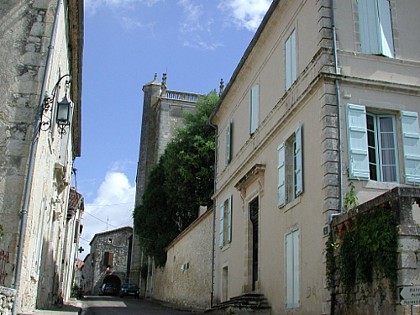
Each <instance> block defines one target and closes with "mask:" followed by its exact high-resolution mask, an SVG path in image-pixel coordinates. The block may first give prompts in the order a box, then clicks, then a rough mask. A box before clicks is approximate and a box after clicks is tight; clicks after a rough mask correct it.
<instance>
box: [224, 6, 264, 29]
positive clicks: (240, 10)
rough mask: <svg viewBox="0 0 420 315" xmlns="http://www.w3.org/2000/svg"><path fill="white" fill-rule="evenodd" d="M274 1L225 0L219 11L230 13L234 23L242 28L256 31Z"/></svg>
mask: <svg viewBox="0 0 420 315" xmlns="http://www.w3.org/2000/svg"><path fill="white" fill-rule="evenodd" d="M271 1H272V0H224V1H222V2H220V4H219V6H218V7H219V9H221V10H222V11H227V12H230V15H231V16H232V17H233V21H234V23H235V24H236V25H237V26H238V27H240V28H246V29H247V30H249V31H255V30H256V29H257V28H258V26H259V25H260V23H261V20H262V19H263V17H264V15H265V13H266V12H267V10H268V8H269V7H270V4H271Z"/></svg>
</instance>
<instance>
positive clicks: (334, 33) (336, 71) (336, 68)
mask: <svg viewBox="0 0 420 315" xmlns="http://www.w3.org/2000/svg"><path fill="white" fill-rule="evenodd" d="M330 7H331V28H332V42H333V57H334V75H335V79H334V84H335V97H336V103H337V129H338V130H337V136H338V181H339V189H338V191H339V203H338V211H339V213H338V214H341V213H342V212H343V164H342V161H343V156H342V155H343V150H342V146H343V142H342V139H341V99H340V83H339V78H338V76H339V75H340V69H339V66H338V54H337V50H338V49H337V30H336V26H335V15H334V0H330ZM330 221H331V220H330Z"/></svg>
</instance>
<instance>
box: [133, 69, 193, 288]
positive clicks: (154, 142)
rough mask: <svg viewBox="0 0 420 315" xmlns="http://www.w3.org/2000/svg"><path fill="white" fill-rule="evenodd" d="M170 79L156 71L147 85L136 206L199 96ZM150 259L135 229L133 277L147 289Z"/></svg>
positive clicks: (145, 86) (144, 99)
mask: <svg viewBox="0 0 420 315" xmlns="http://www.w3.org/2000/svg"><path fill="white" fill-rule="evenodd" d="M166 79H167V77H166V73H164V74H163V76H162V82H159V81H158V79H157V74H155V76H154V79H153V81H151V82H149V83H147V84H145V85H144V86H143V92H144V96H143V115H142V124H141V136H140V149H139V160H138V164H137V177H136V200H135V204H136V206H138V205H140V204H141V198H142V196H143V193H144V189H145V186H146V183H147V178H148V176H149V173H150V171H151V170H152V169H153V166H154V165H155V164H156V163H157V162H158V161H159V157H160V156H161V155H162V153H163V152H164V151H165V147H166V145H167V144H168V142H169V141H170V140H171V139H172V138H173V136H174V135H175V133H176V130H177V128H179V127H182V126H183V125H184V115H185V113H187V112H191V111H193V110H195V103H196V102H197V100H198V96H199V95H198V94H194V93H186V92H178V91H172V90H168V89H167V88H166ZM146 259H147V258H146V257H143V255H142V251H141V248H140V245H139V243H138V239H137V236H136V233H134V242H133V251H132V265H131V274H130V281H131V282H132V283H136V284H140V287H141V288H142V289H146V291H147V288H145V287H144V283H142V281H141V277H140V269H141V266H143V265H144V264H146ZM142 285H143V287H142ZM146 294H147V292H146Z"/></svg>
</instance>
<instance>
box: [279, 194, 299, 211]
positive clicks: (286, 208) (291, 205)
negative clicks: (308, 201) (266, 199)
mask: <svg viewBox="0 0 420 315" xmlns="http://www.w3.org/2000/svg"><path fill="white" fill-rule="evenodd" d="M300 202H301V195H300V196H299V197H297V198H295V199H293V200H292V201H290V202H289V203H287V204H286V205H284V206H283V207H281V206H279V208H280V209H283V211H284V212H287V211H289V210H291V209H292V208H294V207H296V206H297V205H298V204H300Z"/></svg>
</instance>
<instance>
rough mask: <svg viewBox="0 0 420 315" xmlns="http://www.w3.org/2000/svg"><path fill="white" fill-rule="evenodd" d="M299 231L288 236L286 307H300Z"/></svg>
mask: <svg viewBox="0 0 420 315" xmlns="http://www.w3.org/2000/svg"><path fill="white" fill-rule="evenodd" d="M299 299H300V285H299V230H297V231H294V232H292V233H290V234H288V235H287V236H286V307H287V308H295V307H298V306H299V303H300V301H299Z"/></svg>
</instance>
